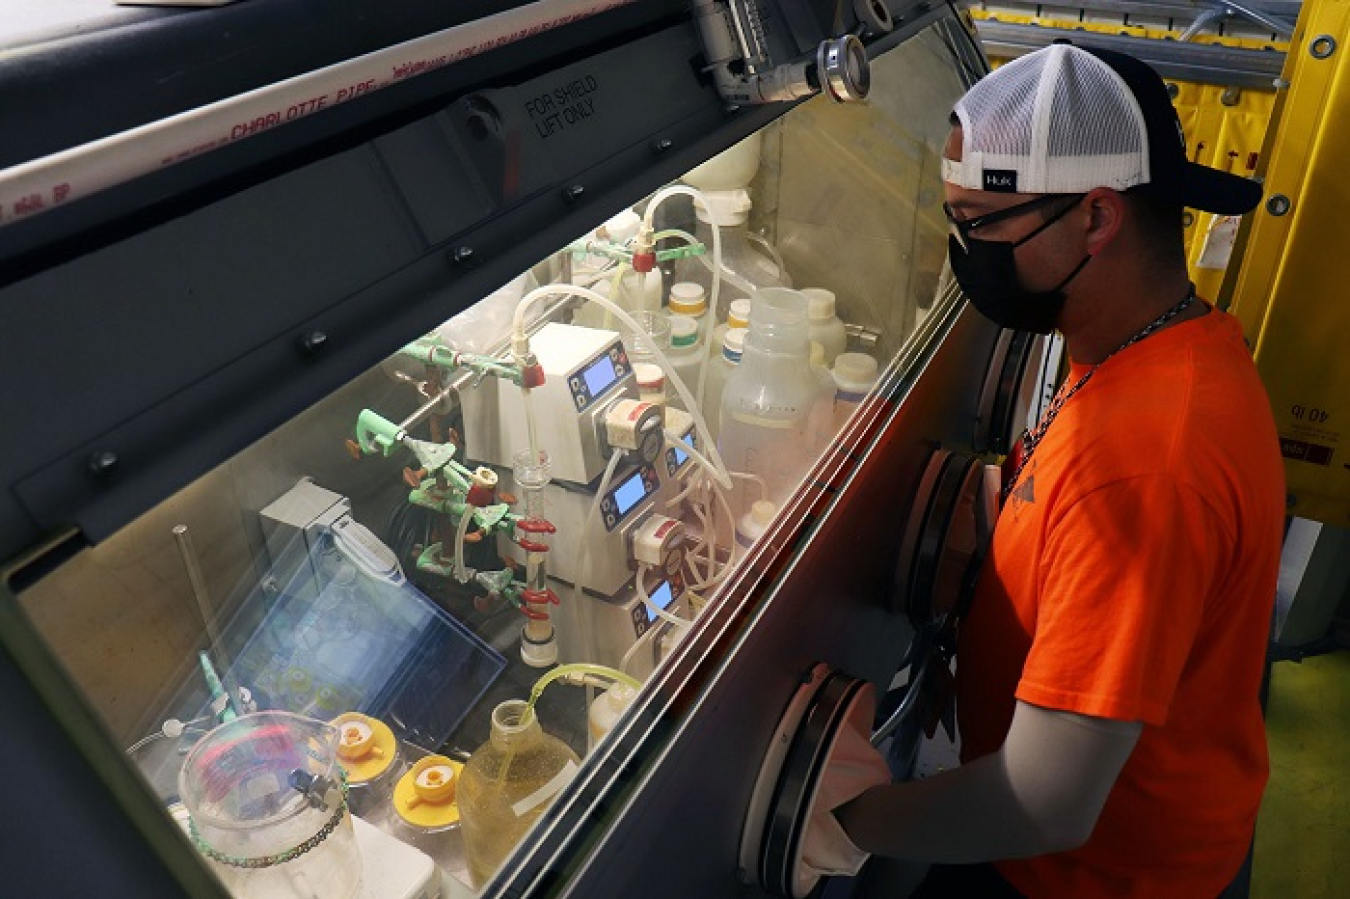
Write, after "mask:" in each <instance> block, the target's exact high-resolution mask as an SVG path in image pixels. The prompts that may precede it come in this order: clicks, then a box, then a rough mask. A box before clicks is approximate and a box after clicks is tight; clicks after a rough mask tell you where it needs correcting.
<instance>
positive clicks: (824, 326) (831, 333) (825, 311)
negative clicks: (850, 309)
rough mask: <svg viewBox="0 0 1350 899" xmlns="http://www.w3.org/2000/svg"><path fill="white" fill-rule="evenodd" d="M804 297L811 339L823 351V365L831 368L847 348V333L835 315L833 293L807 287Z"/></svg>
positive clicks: (823, 289)
mask: <svg viewBox="0 0 1350 899" xmlns="http://www.w3.org/2000/svg"><path fill="white" fill-rule="evenodd" d="M802 293H804V294H805V295H806V300H807V303H809V304H810V305H809V306H808V307H807V310H808V320H809V321H810V323H811V332H810V334H811V339H812V340H814V341H816V342H817V343H819V344H820V345H821V347H822V348H823V349H824V350H825V365H826V366H827V367H828V366H831V365H833V364H834V360H835V358H836V357H838V355H839V354H840V353H842V352H844V350H845V349H847V348H848V332H847V331H846V330H845V329H844V323H843V322H842V321H840V320H839V316H838V315H836V314H835V308H834V291H832V290H826V289H825V288H823V287H808V288H806V289H804V290H803V291H802Z"/></svg>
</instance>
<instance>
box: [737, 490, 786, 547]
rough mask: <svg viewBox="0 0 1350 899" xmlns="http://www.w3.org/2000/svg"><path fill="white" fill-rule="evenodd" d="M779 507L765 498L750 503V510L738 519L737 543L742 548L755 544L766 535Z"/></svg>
mask: <svg viewBox="0 0 1350 899" xmlns="http://www.w3.org/2000/svg"><path fill="white" fill-rule="evenodd" d="M777 514H778V507H777V506H775V505H774V504H773V503H771V502H769V501H768V500H765V499H759V500H755V501H754V502H753V503H751V504H750V511H749V512H746V513H745V514H744V515H742V516H741V517H740V518H738V519H736V543H737V544H738V545H739V546H740V548H741V549H742V550H746V549H749V548H750V547H752V546H754V545H755V541H756V540H758V539H759V538H760V537H762V536H764V532H765V531H766V530H768V529H769V525H770V524H772V523H773V517H774V516H775V515H777Z"/></svg>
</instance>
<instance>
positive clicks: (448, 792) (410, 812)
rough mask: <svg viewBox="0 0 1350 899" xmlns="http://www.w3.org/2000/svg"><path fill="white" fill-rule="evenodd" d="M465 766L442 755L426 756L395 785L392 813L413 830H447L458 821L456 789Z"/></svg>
mask: <svg viewBox="0 0 1350 899" xmlns="http://www.w3.org/2000/svg"><path fill="white" fill-rule="evenodd" d="M463 770H464V766H463V765H461V764H460V763H459V762H457V761H455V760H454V759H449V758H446V757H445V756H443V755H429V756H427V757H426V758H424V759H421V760H420V761H418V762H417V764H415V765H413V766H412V768H410V769H409V770H408V773H406V774H404V775H403V776H402V777H400V778H399V779H398V783H397V784H395V785H394V811H396V812H398V815H399V817H400V818H402V819H403V820H404V821H407V822H408V823H409V824H411V825H413V826H415V827H426V828H434V827H447V826H449V825H451V824H454V823H456V822H457V821H459V806H458V805H457V804H456V803H455V788H456V786H457V785H458V784H459V775H460V773H461V772H462V771H463Z"/></svg>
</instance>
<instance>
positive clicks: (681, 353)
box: [666, 315, 703, 409]
mask: <svg viewBox="0 0 1350 899" xmlns="http://www.w3.org/2000/svg"><path fill="white" fill-rule="evenodd" d="M666 358H667V359H669V360H670V365H671V368H672V369H674V370H673V371H672V372H671V374H673V375H676V376H678V377H679V379H680V380H681V381H683V382H684V386H685V387H687V388H689V392H690V393H693V392H694V391H695V390H697V389H698V371H699V368H701V367H702V365H703V346H702V345H701V344H700V343H699V333H698V322H697V321H695V320H694V319H692V318H690V317H689V316H687V315H672V316H671V317H670V348H669V349H668V350H666ZM667 396H668V402H670V404H671V405H672V406H675V407H677V408H680V409H683V408H684V400H683V399H681V397H680V395H679V391H677V390H675V389H674V388H671V389H670V390H669V391H667Z"/></svg>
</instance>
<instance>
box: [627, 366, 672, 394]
mask: <svg viewBox="0 0 1350 899" xmlns="http://www.w3.org/2000/svg"><path fill="white" fill-rule="evenodd" d="M633 377H634V378H636V379H637V383H638V390H660V389H662V388H663V387H664V386H665V383H666V375H665V373H664V372H663V371H661V366H659V365H655V364H653V363H651V362H634V363H633Z"/></svg>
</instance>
